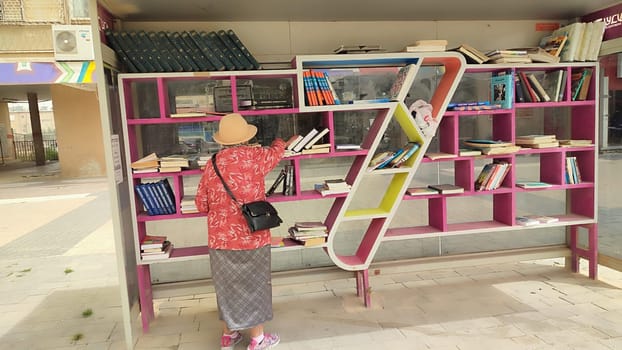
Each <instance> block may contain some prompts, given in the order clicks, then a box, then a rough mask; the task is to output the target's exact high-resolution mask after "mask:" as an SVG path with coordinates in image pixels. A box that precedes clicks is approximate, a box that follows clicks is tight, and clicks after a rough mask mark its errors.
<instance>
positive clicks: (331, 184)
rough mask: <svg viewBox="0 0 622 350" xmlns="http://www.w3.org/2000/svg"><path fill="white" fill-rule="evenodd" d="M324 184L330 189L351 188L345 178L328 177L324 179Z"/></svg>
mask: <svg viewBox="0 0 622 350" xmlns="http://www.w3.org/2000/svg"><path fill="white" fill-rule="evenodd" d="M324 186H326V188H328V189H329V190H338V189H342V190H349V189H350V185H348V183H347V182H346V180H344V179H326V180H324Z"/></svg>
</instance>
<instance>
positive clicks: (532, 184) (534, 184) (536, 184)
mask: <svg viewBox="0 0 622 350" xmlns="http://www.w3.org/2000/svg"><path fill="white" fill-rule="evenodd" d="M551 186H553V185H551V184H550V183H547V182H542V181H517V182H516V187H520V188H525V189H533V188H548V187H551Z"/></svg>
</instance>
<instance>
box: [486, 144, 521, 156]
mask: <svg viewBox="0 0 622 350" xmlns="http://www.w3.org/2000/svg"><path fill="white" fill-rule="evenodd" d="M520 150H521V147H520V146H517V145H511V146H504V147H495V148H482V149H481V151H482V154H485V155H496V154H510V153H516V152H518V151H520Z"/></svg>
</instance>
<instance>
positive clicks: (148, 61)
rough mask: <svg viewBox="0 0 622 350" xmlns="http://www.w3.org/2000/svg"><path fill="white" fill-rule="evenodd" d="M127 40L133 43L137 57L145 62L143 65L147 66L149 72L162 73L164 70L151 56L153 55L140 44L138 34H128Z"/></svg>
mask: <svg viewBox="0 0 622 350" xmlns="http://www.w3.org/2000/svg"><path fill="white" fill-rule="evenodd" d="M128 38H129V39H130V40H131V41H132V42H133V43H134V45H135V47H136V49H137V50H138V53H139V57H141V58H142V59H143V60H144V61H145V62H144V64H145V65H146V66H147V65H148V69H149V72H164V68H163V67H162V65H160V62H159V61H158V60H157V59H156V57H154V56H153V54H154V53H153V52H152V51H151V50H150V49H149V48H148V47H147V45H146V44H145V43H143V42H142V40H141V38H140V37H139V35H138V32H133V31H132V32H128Z"/></svg>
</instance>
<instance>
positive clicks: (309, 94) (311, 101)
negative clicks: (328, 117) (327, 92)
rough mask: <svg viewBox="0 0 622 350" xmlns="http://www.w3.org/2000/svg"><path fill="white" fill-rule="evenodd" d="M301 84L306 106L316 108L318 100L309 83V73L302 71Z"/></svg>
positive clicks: (311, 84)
mask: <svg viewBox="0 0 622 350" xmlns="http://www.w3.org/2000/svg"><path fill="white" fill-rule="evenodd" d="M302 82H303V84H304V88H305V96H306V98H307V104H308V105H309V106H317V105H318V100H317V96H316V94H315V90H314V88H313V83H312V82H311V72H310V71H304V72H303V73H302Z"/></svg>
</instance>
